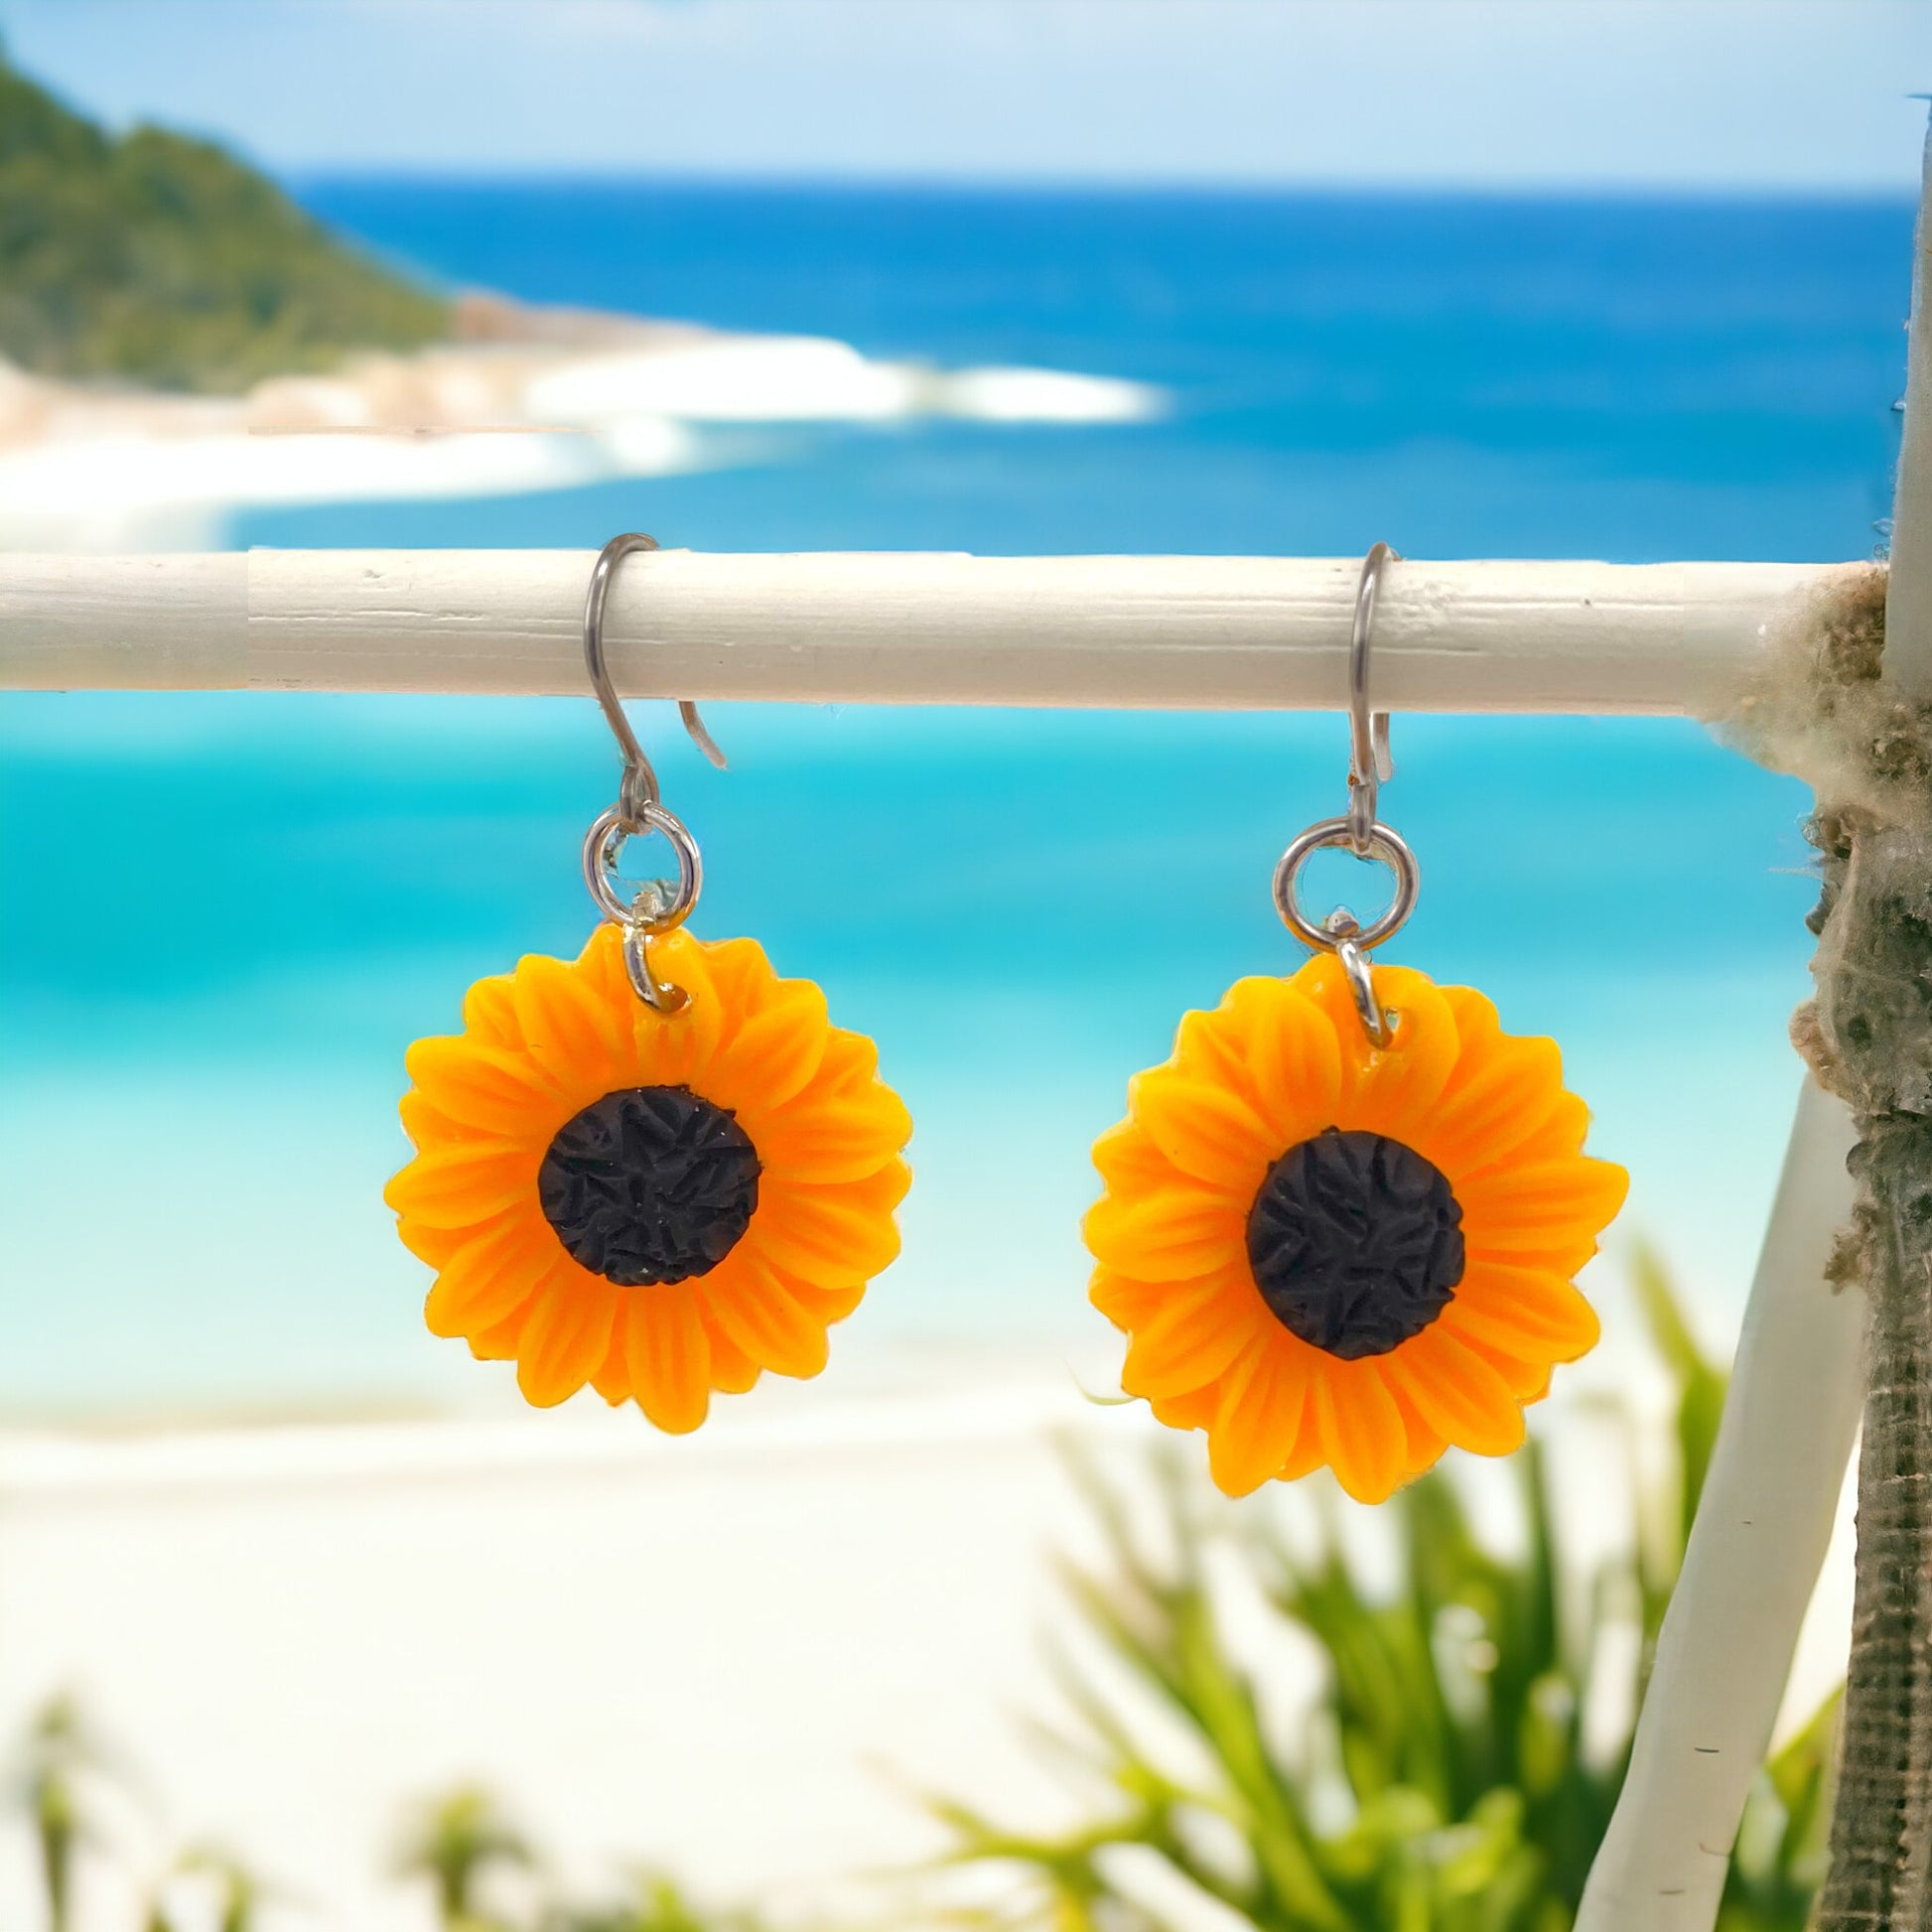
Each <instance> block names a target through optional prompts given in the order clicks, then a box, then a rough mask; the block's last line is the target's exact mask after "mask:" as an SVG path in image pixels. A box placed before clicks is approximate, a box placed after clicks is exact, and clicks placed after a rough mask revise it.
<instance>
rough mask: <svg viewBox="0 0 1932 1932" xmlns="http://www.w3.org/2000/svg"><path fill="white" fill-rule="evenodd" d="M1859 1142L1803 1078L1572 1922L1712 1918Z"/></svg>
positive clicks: (1898, 661)
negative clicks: (1760, 1247) (1606, 1821)
mask: <svg viewBox="0 0 1932 1932" xmlns="http://www.w3.org/2000/svg"><path fill="white" fill-rule="evenodd" d="M1923 180H1924V188H1923V191H1922V193H1921V196H1920V201H1919V217H1918V229H1917V239H1916V244H1915V250H1914V265H1913V276H1912V329H1911V336H1910V339H1909V344H1908V347H1907V356H1906V384H1905V423H1904V436H1903V439H1902V442H1901V445H1900V450H1899V459H1898V480H1897V485H1896V490H1895V494H1894V498H1893V512H1892V540H1891V570H1890V578H1889V581H1888V583H1887V586H1886V598H1885V659H1884V669H1885V675H1886V677H1887V678H1888V679H1890V680H1891V681H1892V682H1893V683H1895V684H1896V685H1897V686H1898V687H1899V688H1900V689H1901V691H1903V692H1905V693H1906V694H1908V695H1911V696H1915V697H1918V698H1920V699H1924V698H1926V697H1932V328H1928V327H1927V326H1926V324H1927V315H1926V308H1925V305H1926V302H1927V300H1928V291H1929V290H1932V137H1929V138H1928V141H1927V146H1926V151H1925V167H1924V177H1923ZM1852 1142H1853V1127H1852V1121H1851V1117H1850V1115H1849V1114H1848V1113H1847V1111H1846V1109H1845V1107H1844V1105H1843V1103H1842V1102H1840V1101H1837V1100H1834V1099H1832V1098H1831V1097H1830V1096H1828V1095H1826V1094H1825V1093H1823V1092H1821V1091H1820V1090H1819V1089H1818V1088H1817V1087H1816V1086H1814V1085H1812V1084H1810V1083H1807V1086H1806V1089H1805V1094H1804V1098H1803V1099H1802V1100H1801V1102H1800V1104H1799V1109H1798V1119H1797V1122H1796V1124H1795V1125H1794V1126H1793V1128H1792V1131H1791V1148H1790V1152H1789V1153H1788V1154H1787V1156H1786V1157H1785V1165H1784V1173H1783V1176H1782V1177H1781V1179H1780V1180H1779V1183H1778V1198H1777V1201H1776V1204H1775V1205H1774V1206H1773V1208H1772V1211H1771V1226H1770V1231H1769V1234H1768V1235H1767V1237H1766V1242H1765V1250H1764V1258H1763V1260H1762V1262H1761V1263H1760V1264H1759V1268H1758V1277H1757V1282H1756V1285H1755V1286H1754V1287H1753V1289H1752V1291H1751V1302H1750V1306H1749V1308H1748V1309H1747V1310H1746V1311H1745V1316H1744V1332H1743V1336H1742V1339H1741V1340H1740V1341H1739V1343H1738V1349H1737V1360H1736V1365H1735V1368H1734V1369H1733V1371H1732V1376H1731V1384H1730V1395H1729V1399H1728V1401H1727V1402H1726V1403H1725V1416H1724V1424H1723V1427H1722V1429H1721V1430H1720V1432H1719V1437H1718V1447H1717V1452H1716V1455H1715V1456H1714V1458H1713V1461H1712V1465H1711V1473H1710V1477H1709V1479H1708V1481H1707V1483H1706V1486H1705V1492H1704V1498H1703V1502H1702V1503H1701V1505H1700V1507H1699V1510H1698V1517H1697V1522H1696V1524H1695V1525H1694V1527H1693V1529H1692V1532H1691V1541H1690V1548H1689V1551H1688V1553H1687V1555H1686V1559H1685V1565H1684V1575H1683V1577H1682V1578H1681V1579H1680V1581H1679V1583H1678V1586H1677V1589H1676V1592H1675V1594H1674V1595H1673V1596H1672V1598H1671V1604H1670V1609H1669V1611H1668V1613H1667V1614H1666V1616H1665V1619H1664V1627H1663V1631H1662V1633H1661V1635H1660V1637H1659V1639H1658V1650H1657V1664H1656V1668H1655V1670H1654V1671H1653V1673H1652V1675H1651V1680H1650V1689H1649V1693H1648V1695H1647V1697H1646V1698H1645V1700H1644V1708H1643V1711H1642V1713H1641V1715H1640V1716H1639V1719H1638V1724H1637V1736H1636V1743H1635V1747H1634V1750H1633V1753H1632V1758H1631V1765H1630V1775H1629V1778H1628V1779H1627V1781H1626V1782H1625V1785H1624V1788H1623V1793H1622V1796H1621V1797H1620V1799H1619V1800H1618V1803H1617V1808H1616V1813H1615V1816H1614V1817H1613V1818H1612V1819H1611V1821H1610V1829H1609V1832H1608V1833H1607V1834H1606V1836H1605V1838H1604V1841H1603V1845H1602V1849H1601V1850H1600V1851H1599V1853H1598V1854H1597V1859H1596V1863H1595V1864H1594V1865H1593V1866H1592V1867H1591V1870H1590V1875H1589V1883H1588V1886H1587V1889H1586V1891H1585V1894H1584V1901H1583V1906H1582V1909H1581V1910H1580V1912H1579V1914H1578V1918H1577V1925H1576V1929H1575V1932H1710V1928H1711V1927H1712V1926H1714V1925H1715V1924H1716V1923H1717V1917H1718V1907H1719V1903H1720V1899H1721V1896H1722V1893H1723V1889H1724V1876H1725V1866H1726V1865H1727V1863H1728V1862H1729V1857H1730V1849H1731V1845H1732V1843H1733V1842H1734V1840H1735V1839H1736V1836H1737V1827H1738V1825H1739V1823H1740V1821H1741V1819H1742V1817H1743V1810H1744V1799H1745V1796H1746V1794H1747V1793H1748V1791H1749V1788H1750V1779H1751V1776H1752V1774H1753V1773H1754V1771H1755V1769H1756V1767H1757V1765H1758V1764H1759V1763H1760V1762H1761V1760H1762V1758H1763V1754H1764V1748H1765V1745H1766V1744H1767V1743H1768V1741H1769V1739H1770V1734H1771V1725H1772V1724H1773V1723H1774V1722H1775V1720H1776V1716H1777V1710H1778V1706H1779V1703H1780V1702H1781V1701H1782V1698H1783V1694H1784V1685H1785V1680H1786V1678H1787V1676H1788V1675H1789V1673H1790V1669H1791V1655H1792V1651H1793V1649H1794V1648H1795V1646H1796V1644H1797V1640H1798V1631H1799V1626H1800V1624H1801V1623H1802V1621H1803V1618H1804V1613H1805V1608H1806V1605H1807V1603H1808V1602H1809V1600H1810V1597H1811V1592H1812V1589H1813V1587H1814V1586H1815V1585H1816V1583H1817V1578H1818V1569H1819V1566H1820V1564H1822V1563H1823V1562H1824V1559H1825V1548H1826V1544H1827V1543H1828V1541H1829V1540H1830V1536H1831V1528H1832V1517H1833V1514H1834V1510H1835V1505H1836V1502H1837V1499H1838V1496H1839V1493H1840V1490H1841V1488H1842V1485H1843V1483H1844V1478H1845V1465H1846V1463H1847V1461H1848V1460H1849V1459H1850V1457H1851V1453H1852V1447H1853V1443H1854V1440H1855V1438H1856V1436H1857V1425H1858V1420H1859V1416H1860V1413H1861V1411H1862V1408H1863V1395H1864V1389H1863V1351H1862V1342H1863V1326H1864V1308H1863V1297H1858V1296H1854V1295H1851V1294H1844V1295H1834V1294H1833V1293H1832V1292H1831V1291H1830V1290H1829V1289H1828V1288H1827V1287H1826V1286H1825V1283H1824V1277H1823V1271H1824V1266H1825V1262H1826V1260H1827V1258H1828V1257H1829V1255H1830V1252H1831V1242H1832V1238H1833V1235H1834V1233H1835V1230H1836V1229H1837V1228H1838V1227H1839V1226H1840V1225H1841V1224H1842V1223H1843V1222H1844V1221H1845V1220H1846V1218H1847V1217H1848V1215H1849V1214H1850V1212H1851V1206H1852V1199H1853V1187H1852V1182H1851V1179H1850V1176H1849V1175H1847V1173H1845V1157H1846V1155H1847V1154H1848V1153H1849V1152H1850V1151H1851V1147H1852Z"/></svg>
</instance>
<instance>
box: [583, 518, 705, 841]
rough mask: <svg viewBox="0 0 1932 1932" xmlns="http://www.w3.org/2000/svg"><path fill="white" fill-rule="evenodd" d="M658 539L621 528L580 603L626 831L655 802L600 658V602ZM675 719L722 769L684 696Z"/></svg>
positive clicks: (651, 776)
mask: <svg viewBox="0 0 1932 1932" xmlns="http://www.w3.org/2000/svg"><path fill="white" fill-rule="evenodd" d="M656 548H657V539H656V538H655V537H647V536H645V535H644V533H643V532H642V531H641V530H626V531H625V532H624V533H623V535H621V536H616V537H613V538H612V539H611V541H610V542H609V543H607V544H606V545H605V546H604V548H603V549H602V550H600V551H599V552H598V553H597V563H596V565H595V567H594V568H593V569H592V571H591V588H590V590H589V592H588V594H587V595H586V596H585V599H584V668H585V670H587V671H588V672H589V673H590V678H591V689H592V691H593V692H594V693H596V696H597V701H598V704H599V705H600V706H601V707H602V708H603V712H604V716H605V719H606V721H607V722H608V723H609V724H610V727H611V731H612V734H613V735H614V736H615V737H616V739H617V741H618V750H619V751H620V752H621V754H622V755H623V783H622V784H621V787H620V788H619V791H618V810H619V812H620V813H621V816H622V819H623V821H624V829H625V830H626V831H628V830H630V829H632V828H633V827H634V826H635V825H637V824H639V823H640V822H641V821H642V819H643V817H644V814H645V812H646V811H647V810H648V809H649V808H650V807H651V806H653V805H656V804H658V803H659V801H660V794H659V791H658V785H657V773H656V771H655V770H654V769H653V768H652V765H651V761H650V759H647V758H646V757H645V756H644V748H643V747H642V746H641V745H639V744H638V743H637V734H636V733H635V732H634V731H632V730H631V729H630V720H629V719H628V718H626V717H625V716H624V715H623V704H622V701H621V699H620V698H619V696H618V690H617V686H616V685H614V684H613V683H612V682H611V671H610V666H609V665H608V664H607V663H606V662H605V658H604V602H605V599H606V598H607V597H609V596H610V593H611V579H612V578H613V577H614V576H615V575H616V574H617V568H618V566H619V565H620V564H621V563H622V562H623V560H624V559H625V558H626V557H628V556H632V555H634V554H635V553H636V552H637V551H639V550H655V549H656ZM677 715H678V716H679V718H681V719H682V720H683V721H684V729H685V730H686V731H687V732H688V733H689V734H690V736H691V742H692V744H694V745H695V746H696V747H697V748H698V750H699V751H701V752H702V753H703V754H704V755H705V757H706V758H708V759H710V760H711V761H712V763H713V764H715V765H716V766H717V767H718V769H719V770H720V771H722V770H724V768H725V755H724V753H723V752H721V751H720V750H719V749H718V744H717V741H716V740H715V739H714V738H713V737H712V736H711V734H710V733H709V732H708V731H706V730H705V727H704V720H703V719H702V718H700V717H699V716H698V707H697V706H696V705H695V704H693V703H692V702H691V701H690V700H689V699H688V698H680V699H678V701H677Z"/></svg>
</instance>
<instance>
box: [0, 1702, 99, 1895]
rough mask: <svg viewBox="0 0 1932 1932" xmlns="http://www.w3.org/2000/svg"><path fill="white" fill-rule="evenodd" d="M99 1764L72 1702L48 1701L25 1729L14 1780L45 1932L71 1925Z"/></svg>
mask: <svg viewBox="0 0 1932 1932" xmlns="http://www.w3.org/2000/svg"><path fill="white" fill-rule="evenodd" d="M101 1763H102V1760H101V1753H100V1751H99V1749H98V1747H97V1746H96V1744H95V1743H94V1740H93V1737H92V1734H91V1733H90V1732H89V1730H88V1729H87V1726H86V1725H84V1724H83V1723H82V1722H81V1718H80V1712H79V1708H78V1707H77V1706H76V1705H75V1703H74V1701H73V1700H72V1699H71V1698H70V1697H66V1696H62V1697H55V1698H50V1699H49V1700H48V1702H47V1703H46V1704H44V1705H43V1706H42V1707H41V1709H40V1710H39V1711H38V1712H37V1713H36V1714H35V1716H34V1719H33V1722H32V1723H31V1724H30V1725H28V1727H27V1735H26V1738H25V1739H24V1740H23V1742H22V1745H21V1748H20V1753H19V1757H18V1761H17V1763H16V1766H15V1771H14V1776H13V1780H12V1782H13V1785H14V1789H15V1792H16V1794H17V1796H18V1797H19V1799H20V1801H21V1804H22V1807H23V1809H24V1810H25V1811H26V1813H27V1817H28V1821H29V1823H30V1824H31V1826H32V1828H33V1834H34V1849H35V1853H36V1857H37V1863H38V1864H39V1867H40V1878H41V1886H42V1889H43V1891H44V1892H45V1894H46V1898H47V1924H48V1932H68V1927H69V1925H70V1924H71V1923H72V1914H73V1878H74V1864H75V1861H76V1858H77V1856H78V1853H79V1849H80V1846H81V1844H82V1842H83V1841H84V1840H86V1839H88V1838H90V1837H91V1836H93V1829H92V1805H91V1804H90V1802H89V1798H88V1790H89V1787H90V1786H91V1785H93V1784H94V1783H95V1782H96V1781H97V1779H98V1777H99V1776H100V1773H101Z"/></svg>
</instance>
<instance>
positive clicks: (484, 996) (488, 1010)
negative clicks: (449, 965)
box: [463, 973, 523, 1052]
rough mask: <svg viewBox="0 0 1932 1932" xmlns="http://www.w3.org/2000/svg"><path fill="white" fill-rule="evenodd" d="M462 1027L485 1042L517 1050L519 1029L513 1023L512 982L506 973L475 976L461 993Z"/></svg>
mask: <svg viewBox="0 0 1932 1932" xmlns="http://www.w3.org/2000/svg"><path fill="white" fill-rule="evenodd" d="M463 1031H464V1032H465V1033H467V1034H468V1035H470V1037H471V1038H472V1039H478V1040H481V1041H483V1044H484V1045H485V1046H503V1047H507V1048H509V1049H510V1050H511V1051H513V1052H514V1051H520V1050H521V1048H522V1045H523V1034H522V1030H521V1029H520V1028H519V1027H518V1026H517V1024H516V983H515V982H514V981H513V980H512V979H511V978H510V976H509V975H508V974H507V973H498V974H497V975H495V977H493V978H491V979H486V980H479V981H477V983H476V984H475V985H474V986H473V987H471V989H470V991H469V992H468V993H466V994H465V995H464V996H463Z"/></svg>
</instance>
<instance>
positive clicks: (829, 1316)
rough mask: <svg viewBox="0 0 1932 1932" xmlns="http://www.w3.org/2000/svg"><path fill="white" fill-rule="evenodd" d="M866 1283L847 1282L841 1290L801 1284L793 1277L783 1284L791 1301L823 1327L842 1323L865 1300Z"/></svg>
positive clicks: (813, 1284) (806, 1283)
mask: <svg viewBox="0 0 1932 1932" xmlns="http://www.w3.org/2000/svg"><path fill="white" fill-rule="evenodd" d="M869 1286H870V1284H869V1283H867V1282H848V1283H846V1284H845V1286H844V1287H843V1288H820V1287H819V1286H817V1284H816V1283H813V1282H801V1281H799V1280H797V1279H796V1278H795V1277H793V1278H789V1279H787V1280H786V1282H785V1288H786V1290H787V1291H788V1292H789V1294H790V1296H791V1299H792V1300H793V1301H794V1302H796V1303H797V1304H798V1306H799V1307H800V1308H801V1309H803V1310H804V1311H806V1313H808V1314H809V1315H811V1316H812V1317H813V1318H814V1319H815V1320H817V1321H818V1322H820V1323H822V1324H823V1325H825V1326H828V1327H829V1326H830V1325H831V1323H833V1322H834V1321H843V1320H844V1319H845V1318H846V1316H847V1315H849V1314H850V1313H852V1311H854V1310H855V1309H856V1308H858V1306H859V1304H860V1303H861V1302H863V1301H864V1300H865V1299H866V1290H867V1288H868V1287H869Z"/></svg>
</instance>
